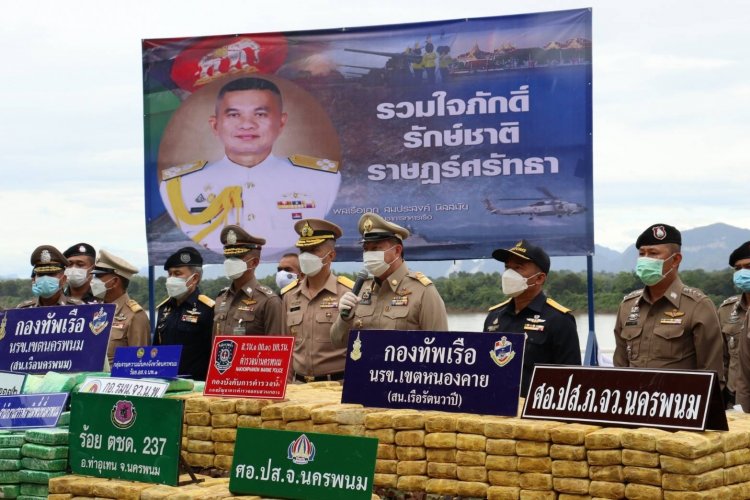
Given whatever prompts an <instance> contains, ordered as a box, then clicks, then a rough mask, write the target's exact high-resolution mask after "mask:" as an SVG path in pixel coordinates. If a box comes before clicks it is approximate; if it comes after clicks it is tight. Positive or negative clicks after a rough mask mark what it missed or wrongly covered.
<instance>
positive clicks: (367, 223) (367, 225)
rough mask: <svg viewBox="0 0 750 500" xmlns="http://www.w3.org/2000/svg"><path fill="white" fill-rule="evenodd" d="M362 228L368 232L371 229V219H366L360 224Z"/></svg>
mask: <svg viewBox="0 0 750 500" xmlns="http://www.w3.org/2000/svg"><path fill="white" fill-rule="evenodd" d="M362 228H363V229H364V230H365V232H366V233H369V232H370V231H372V219H366V220H365V223H364V224H362Z"/></svg>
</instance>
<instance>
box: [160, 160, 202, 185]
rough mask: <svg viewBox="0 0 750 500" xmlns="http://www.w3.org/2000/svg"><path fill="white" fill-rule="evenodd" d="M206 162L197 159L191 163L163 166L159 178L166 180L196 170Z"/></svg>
mask: <svg viewBox="0 0 750 500" xmlns="http://www.w3.org/2000/svg"><path fill="white" fill-rule="evenodd" d="M207 164H208V162H207V161H204V160H198V161H194V162H193V163H184V164H182V165H176V166H174V167H169V168H165V169H164V170H162V171H161V180H163V181H168V180H169V179H174V178H175V177H180V176H182V175H185V174H190V173H193V172H197V171H198V170H200V169H202V168H203V167H205V166H206V165H207Z"/></svg>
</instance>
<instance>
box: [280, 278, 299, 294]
mask: <svg viewBox="0 0 750 500" xmlns="http://www.w3.org/2000/svg"><path fill="white" fill-rule="evenodd" d="M298 284H299V280H298V279H295V280H294V281H292V282H291V283H289V284H288V285H287V286H285V287H284V288H282V289H281V291H279V293H280V294H281V295H284V294H285V293H286V292H288V291H289V290H291V289H292V288H294V287H295V286H297V285H298Z"/></svg>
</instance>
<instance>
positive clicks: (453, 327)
mask: <svg viewBox="0 0 750 500" xmlns="http://www.w3.org/2000/svg"><path fill="white" fill-rule="evenodd" d="M486 317H487V314H486V313H452V314H448V329H449V330H450V331H452V332H481V331H482V326H483V325H484V319H485V318H486ZM575 317H576V326H577V327H578V343H579V344H580V346H581V352H584V353H585V351H586V339H587V338H588V335H589V317H588V315H587V314H576V315H575ZM616 319H617V315H616V314H595V315H594V331H595V332H596V340H597V343H598V344H599V353H600V355H604V356H605V357H608V358H610V359H611V357H612V353H613V352H614V351H615V335H614V333H613V332H614V328H615V320H616Z"/></svg>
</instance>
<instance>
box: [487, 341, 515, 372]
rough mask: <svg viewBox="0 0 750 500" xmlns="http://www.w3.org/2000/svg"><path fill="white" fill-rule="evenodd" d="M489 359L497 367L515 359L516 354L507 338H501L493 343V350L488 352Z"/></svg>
mask: <svg viewBox="0 0 750 500" xmlns="http://www.w3.org/2000/svg"><path fill="white" fill-rule="evenodd" d="M490 357H491V358H492V361H494V362H495V364H496V365H497V366H505V365H507V364H508V363H510V362H511V360H512V359H513V358H514V357H516V352H515V351H514V350H513V343H512V342H508V337H502V338H501V339H500V340H498V341H497V342H495V349H493V350H492V351H490Z"/></svg>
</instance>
